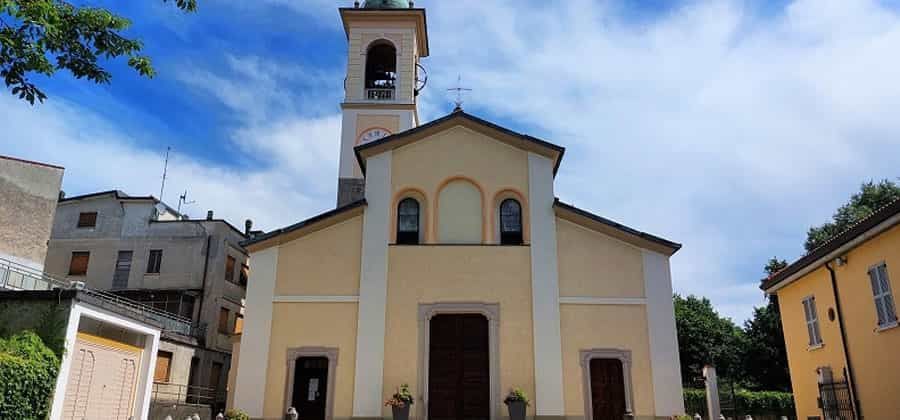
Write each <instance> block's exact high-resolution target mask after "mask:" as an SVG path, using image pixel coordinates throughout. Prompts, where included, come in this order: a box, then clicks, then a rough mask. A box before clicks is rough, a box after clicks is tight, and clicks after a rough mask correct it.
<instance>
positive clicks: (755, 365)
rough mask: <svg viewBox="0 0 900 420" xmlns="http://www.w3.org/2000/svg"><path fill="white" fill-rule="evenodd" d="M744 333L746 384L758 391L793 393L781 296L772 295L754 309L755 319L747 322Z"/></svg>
mask: <svg viewBox="0 0 900 420" xmlns="http://www.w3.org/2000/svg"><path fill="white" fill-rule="evenodd" d="M744 336H745V338H746V342H747V344H746V347H745V348H744V351H743V357H742V359H743V363H744V367H743V371H744V385H745V386H747V387H748V388H751V389H754V390H775V391H785V392H790V390H791V375H790V373H789V370H788V364H787V349H786V348H785V345H784V330H782V328H781V314H780V312H779V310H778V296H775V295H772V296H769V302H768V304H767V305H766V306H763V307H761V308H754V309H753V318H751V319H749V320H748V321H747V322H745V323H744Z"/></svg>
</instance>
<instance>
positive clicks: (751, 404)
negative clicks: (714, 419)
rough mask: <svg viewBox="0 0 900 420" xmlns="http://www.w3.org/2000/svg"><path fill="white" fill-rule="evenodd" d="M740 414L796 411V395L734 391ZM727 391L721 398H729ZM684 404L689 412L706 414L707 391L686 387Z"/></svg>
mask: <svg viewBox="0 0 900 420" xmlns="http://www.w3.org/2000/svg"><path fill="white" fill-rule="evenodd" d="M734 394H735V395H734V399H735V403H736V404H737V409H738V411H739V414H757V415H759V414H779V415H782V414H783V415H790V414H793V413H794V395H793V394H791V393H790V392H779V391H748V390H746V389H739V390H737V391H735V393H734ZM729 398H730V395H729V394H727V393H722V394H720V397H719V400H720V401H725V400H726V399H729ZM684 406H685V409H686V410H687V412H688V414H694V413H700V414H701V415H703V416H705V415H706V391H705V390H702V389H685V390H684Z"/></svg>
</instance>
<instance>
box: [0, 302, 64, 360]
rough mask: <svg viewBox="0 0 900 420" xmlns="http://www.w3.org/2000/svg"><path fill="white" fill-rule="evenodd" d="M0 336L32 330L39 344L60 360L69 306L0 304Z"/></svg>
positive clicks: (54, 304) (22, 303)
mask: <svg viewBox="0 0 900 420" xmlns="http://www.w3.org/2000/svg"><path fill="white" fill-rule="evenodd" d="M0 320H3V322H0V337H9V336H11V335H14V334H17V333H20V332H22V331H33V332H34V333H35V334H37V336H38V337H40V338H41V341H43V342H44V344H45V345H46V346H47V347H49V348H50V349H51V350H53V352H54V353H56V356H57V357H62V355H63V351H64V350H65V341H66V325H67V324H68V322H69V306H68V305H64V304H59V303H57V302H36V301H22V300H19V301H14V300H7V301H3V302H0Z"/></svg>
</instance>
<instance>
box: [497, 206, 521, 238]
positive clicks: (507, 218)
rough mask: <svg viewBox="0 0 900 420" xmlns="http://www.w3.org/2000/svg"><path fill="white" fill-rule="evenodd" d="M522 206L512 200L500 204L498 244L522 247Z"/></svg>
mask: <svg viewBox="0 0 900 420" xmlns="http://www.w3.org/2000/svg"><path fill="white" fill-rule="evenodd" d="M522 242H523V241H522V205H521V204H519V202H518V201H516V200H513V199H512V198H509V199H506V200H503V202H502V203H500V243H501V244H502V245H522Z"/></svg>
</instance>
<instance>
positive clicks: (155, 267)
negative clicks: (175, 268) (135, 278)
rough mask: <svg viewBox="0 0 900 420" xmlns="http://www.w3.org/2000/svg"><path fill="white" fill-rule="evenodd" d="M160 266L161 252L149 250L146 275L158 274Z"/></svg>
mask: <svg viewBox="0 0 900 420" xmlns="http://www.w3.org/2000/svg"><path fill="white" fill-rule="evenodd" d="M160 266H162V250H161V249H151V250H150V257H149V258H147V274H159V268H160Z"/></svg>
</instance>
